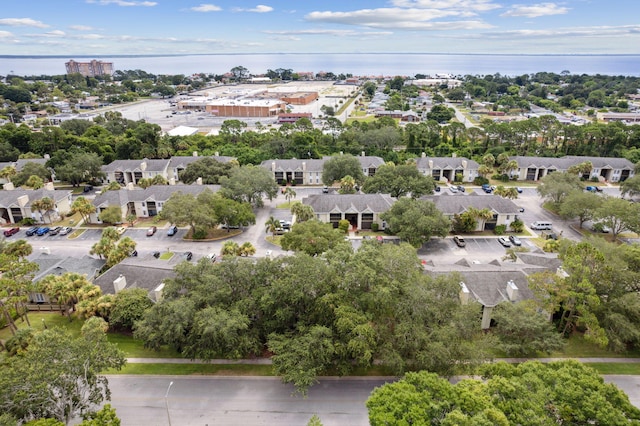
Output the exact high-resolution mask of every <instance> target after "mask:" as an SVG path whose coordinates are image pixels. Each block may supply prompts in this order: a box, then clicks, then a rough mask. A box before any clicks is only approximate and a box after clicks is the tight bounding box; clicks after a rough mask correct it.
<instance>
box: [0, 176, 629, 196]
mask: <svg viewBox="0 0 640 426" xmlns="http://www.w3.org/2000/svg"><path fill="white" fill-rule="evenodd" d="M0 172H1V171H0ZM620 194H621V195H622V196H623V197H626V196H627V195H629V197H631V198H633V197H635V196H636V195H640V174H637V175H634V176H631V177H630V178H629V179H627V180H625V181H624V182H622V183H621V184H620Z"/></svg>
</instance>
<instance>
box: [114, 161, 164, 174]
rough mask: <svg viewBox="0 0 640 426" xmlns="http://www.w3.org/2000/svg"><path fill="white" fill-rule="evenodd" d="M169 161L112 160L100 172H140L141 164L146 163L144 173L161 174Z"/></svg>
mask: <svg viewBox="0 0 640 426" xmlns="http://www.w3.org/2000/svg"><path fill="white" fill-rule="evenodd" d="M169 161H170V160H169V159H161V160H149V159H147V158H143V159H142V160H114V161H112V162H111V163H109V164H105V165H104V166H102V171H103V172H105V173H109V172H117V171H142V163H144V162H146V164H147V165H146V168H145V170H144V171H146V172H163V171H165V170H166V169H167V167H168V165H169Z"/></svg>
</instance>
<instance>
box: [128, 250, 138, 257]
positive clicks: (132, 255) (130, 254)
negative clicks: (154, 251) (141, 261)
mask: <svg viewBox="0 0 640 426" xmlns="http://www.w3.org/2000/svg"><path fill="white" fill-rule="evenodd" d="M129 257H138V250H136V249H134V250H133V251H132V252H131V253H129Z"/></svg>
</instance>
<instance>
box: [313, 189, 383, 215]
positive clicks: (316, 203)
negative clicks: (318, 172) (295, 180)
mask: <svg viewBox="0 0 640 426" xmlns="http://www.w3.org/2000/svg"><path fill="white" fill-rule="evenodd" d="M395 201H396V199H395V198H393V197H392V196H390V195H389V194H315V195H310V196H309V197H307V198H304V199H303V200H302V202H303V203H304V204H308V205H310V206H311V207H313V210H314V211H315V212H316V213H329V212H334V213H337V212H343V213H362V212H371V213H383V212H386V211H387V210H389V209H390V208H391V206H392V205H393V203H395Z"/></svg>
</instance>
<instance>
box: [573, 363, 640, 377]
mask: <svg viewBox="0 0 640 426" xmlns="http://www.w3.org/2000/svg"><path fill="white" fill-rule="evenodd" d="M585 365H588V366H589V367H591V368H593V369H595V370H597V371H598V373H600V374H631V375H634V376H637V375H640V363H625V362H622V363H613V362H612V363H607V362H590V363H585Z"/></svg>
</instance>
